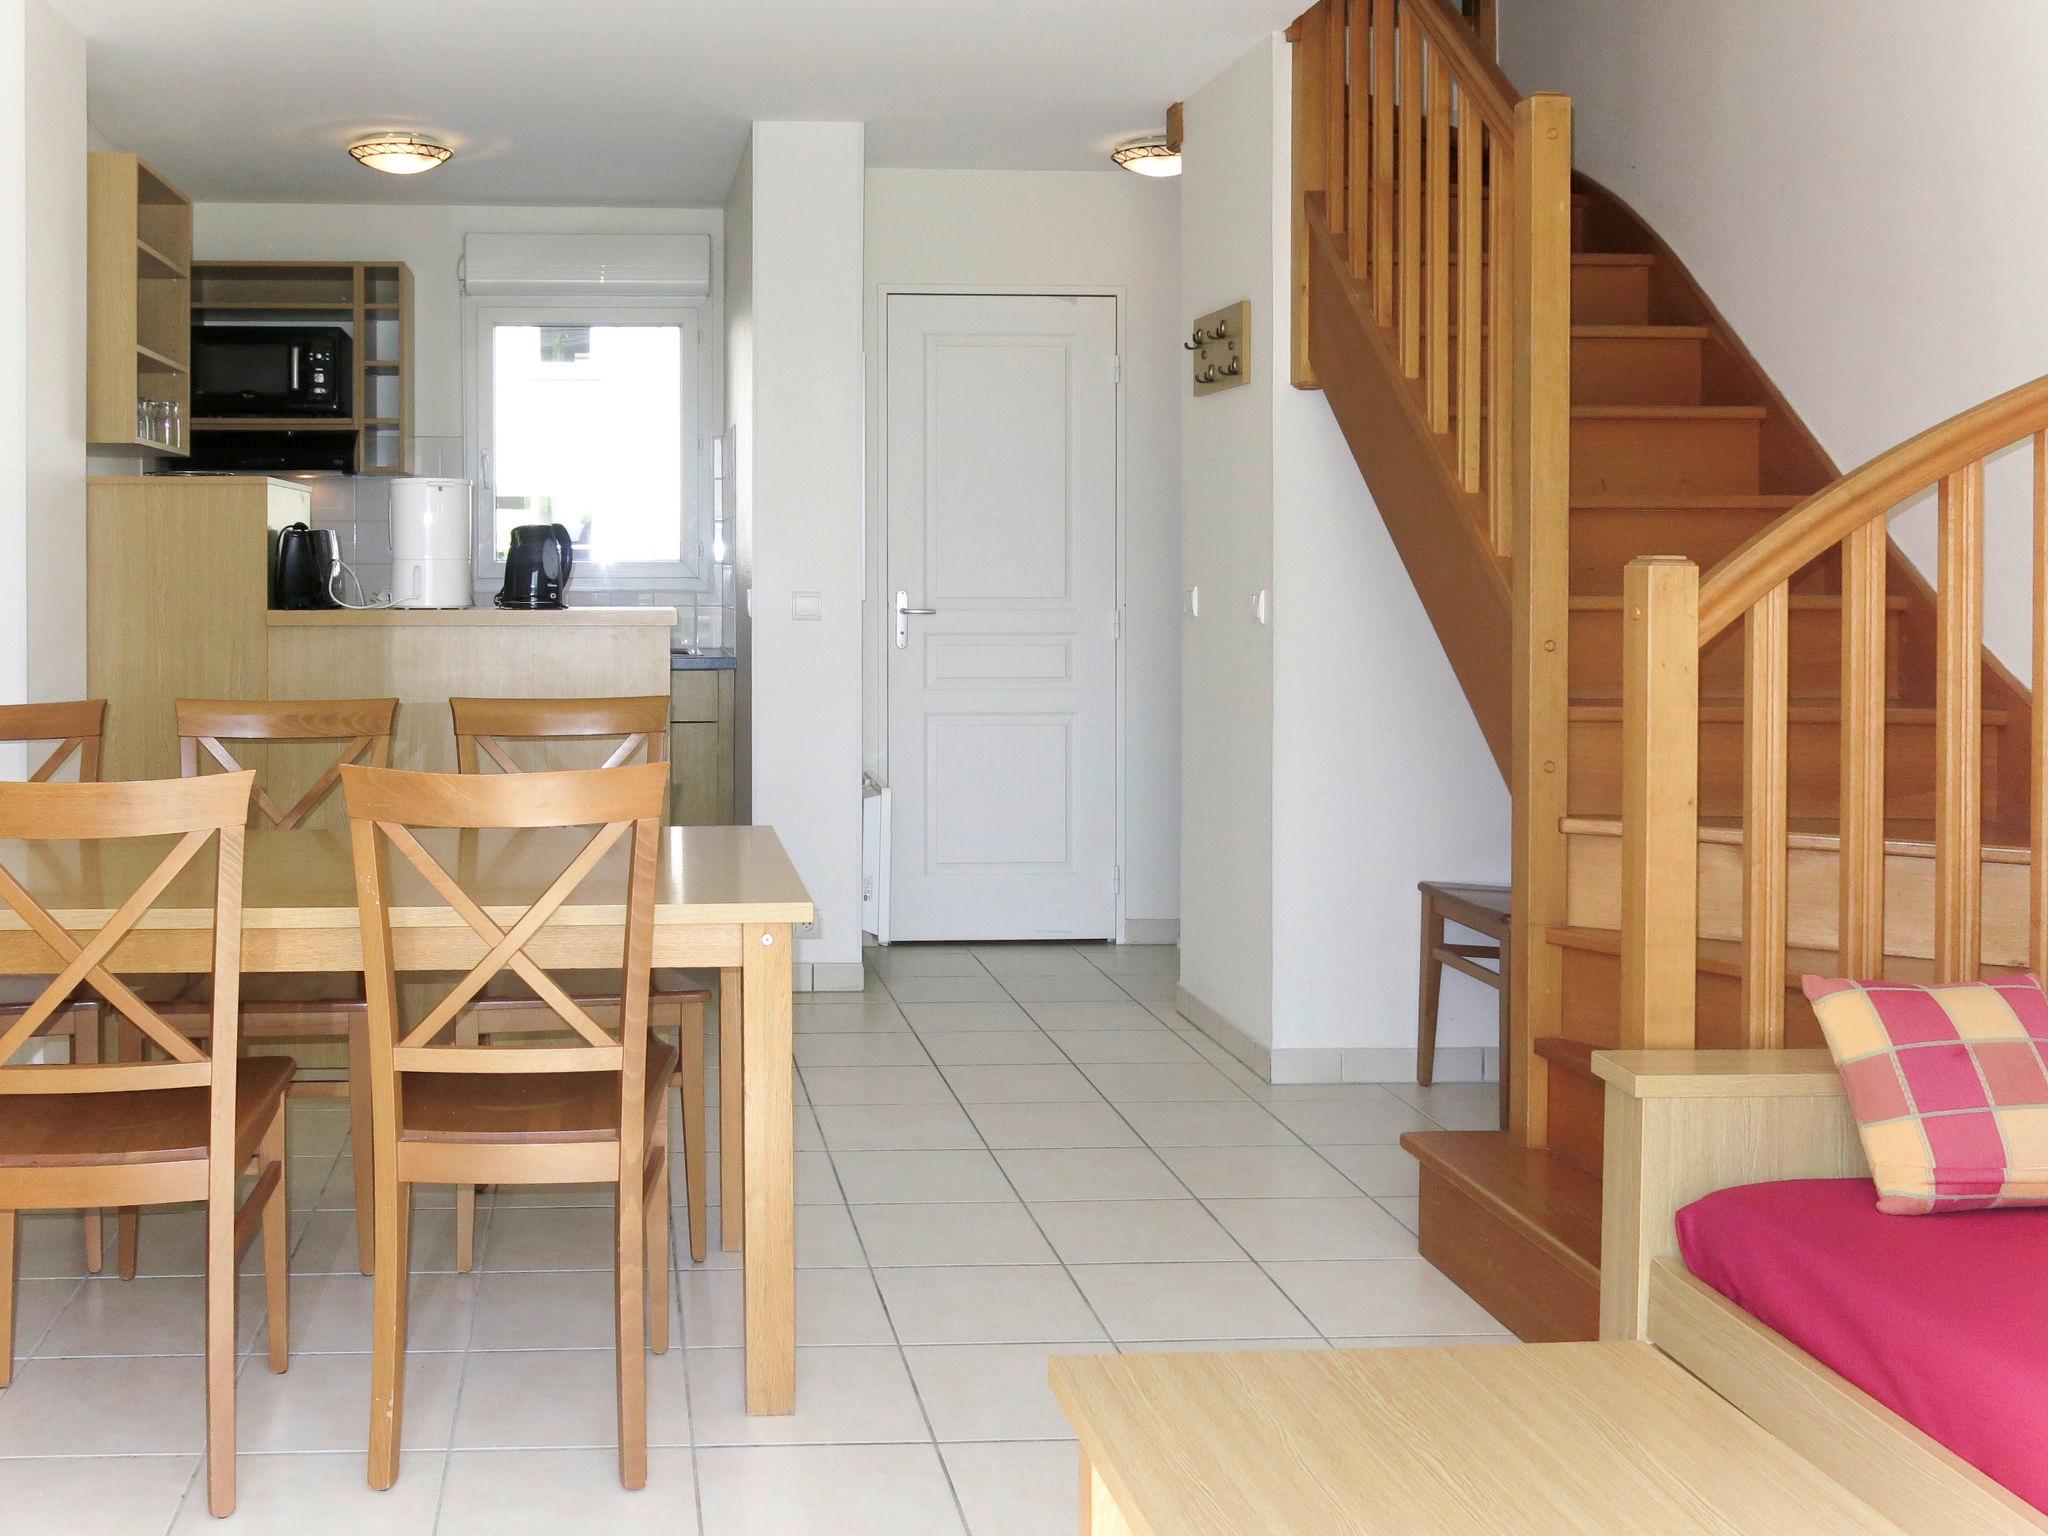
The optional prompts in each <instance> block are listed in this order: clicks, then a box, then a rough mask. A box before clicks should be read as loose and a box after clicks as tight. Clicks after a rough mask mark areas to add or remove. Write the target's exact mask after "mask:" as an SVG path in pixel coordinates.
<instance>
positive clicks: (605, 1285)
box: [470, 1266, 618, 1349]
mask: <svg viewBox="0 0 2048 1536" xmlns="http://www.w3.org/2000/svg"><path fill="white" fill-rule="evenodd" d="M475 1305H476V1327H475V1332H474V1334H473V1335H472V1336H471V1338H470V1348H472V1349H609V1348H611V1346H612V1341H613V1339H614V1338H615V1337H616V1335H617V1332H618V1302H617V1290H616V1282H615V1281H614V1279H613V1276H612V1271H611V1269H610V1268H609V1266H608V1267H606V1268H604V1269H584V1270H560V1271H548V1270H541V1271H526V1272H516V1271H515V1272H498V1271H494V1272H490V1273H486V1274H484V1275H482V1276H480V1277H478V1280H477V1285H476V1293H475Z"/></svg>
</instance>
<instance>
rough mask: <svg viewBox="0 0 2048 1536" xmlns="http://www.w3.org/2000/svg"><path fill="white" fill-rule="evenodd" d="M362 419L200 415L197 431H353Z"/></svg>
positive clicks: (194, 422) (196, 423) (194, 425)
mask: <svg viewBox="0 0 2048 1536" xmlns="http://www.w3.org/2000/svg"><path fill="white" fill-rule="evenodd" d="M361 425H362V423H360V422H358V421H356V420H355V419H354V418H353V417H339V418H337V417H328V416H200V417H197V418H195V419H194V421H193V423H192V430H193V431H194V432H353V431H355V430H356V429H357V428H358V427H360V426H361Z"/></svg>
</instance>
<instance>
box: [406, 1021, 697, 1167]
mask: <svg viewBox="0 0 2048 1536" xmlns="http://www.w3.org/2000/svg"><path fill="white" fill-rule="evenodd" d="M508 1049H510V1047H508ZM675 1070H676V1048H675V1047H674V1046H672V1045H670V1044H668V1043H667V1042H666V1041H664V1040H662V1039H661V1038H660V1037H659V1036H653V1037H650V1039H649V1040H648V1042H647V1106H648V1118H649V1123H650V1124H651V1123H653V1121H654V1120H655V1119H657V1118H658V1117H659V1116H660V1114H661V1112H662V1105H661V1097H662V1094H663V1093H664V1092H665V1091H666V1090H667V1088H668V1081H669V1078H670V1077H671V1076H673V1075H674V1073H675ZM402 1103H403V1120H404V1124H403V1126H402V1127H401V1129H400V1131H399V1139H400V1140H401V1141H460V1142H568V1141H617V1140H618V1139H619V1074H618V1073H616V1072H408V1073H407V1074H406V1075H405V1092H404V1095H403V1099H402Z"/></svg>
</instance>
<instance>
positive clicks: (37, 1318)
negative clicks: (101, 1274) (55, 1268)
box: [14, 1279, 96, 1360]
mask: <svg viewBox="0 0 2048 1536" xmlns="http://www.w3.org/2000/svg"><path fill="white" fill-rule="evenodd" d="M94 1283H96V1282H92V1281H86V1280H72V1279H61V1280H58V1279H51V1280H17V1281H16V1282H15V1285H14V1354H15V1358H16V1359H17V1360H26V1359H28V1358H29V1356H31V1355H33V1354H34V1353H35V1352H36V1346H37V1345H38V1344H39V1343H41V1342H42V1337H43V1335H44V1334H45V1333H47V1332H48V1331H49V1327H50V1324H52V1323H54V1322H55V1321H56V1320H57V1318H58V1316H59V1315H60V1314H62V1312H63V1311H64V1309H65V1308H66V1307H68V1306H70V1304H71V1299H72V1297H74V1296H75V1295H77V1293H78V1288H79V1287H80V1286H81V1285H88V1284H94Z"/></svg>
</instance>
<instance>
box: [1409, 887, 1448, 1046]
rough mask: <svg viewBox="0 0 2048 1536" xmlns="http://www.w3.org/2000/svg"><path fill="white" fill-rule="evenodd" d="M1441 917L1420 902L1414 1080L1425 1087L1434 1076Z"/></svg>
mask: <svg viewBox="0 0 2048 1536" xmlns="http://www.w3.org/2000/svg"><path fill="white" fill-rule="evenodd" d="M1443 942H1444V920H1443V917H1442V916H1441V915H1440V914H1439V913H1438V912H1437V909H1436V903H1435V902H1433V901H1431V900H1429V898H1428V897H1424V898H1423V902H1422V983H1421V986H1420V987H1419V988H1418V998H1417V1005H1416V1006H1417V1014H1416V1022H1415V1081H1416V1082H1418V1083H1420V1084H1422V1085H1423V1086H1424V1087H1428V1086H1429V1084H1430V1083H1431V1082H1432V1081H1433V1080H1434V1079H1435V1077H1436V1010H1437V1000H1438V998H1439V997H1440V996H1441V995H1442V993H1443V986H1444V966H1443V962H1442V961H1441V960H1439V959H1437V957H1436V952H1437V950H1438V949H1440V948H1441V947H1442V946H1443Z"/></svg>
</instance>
